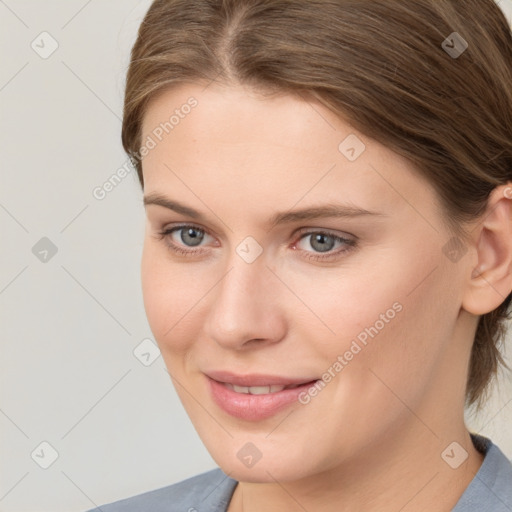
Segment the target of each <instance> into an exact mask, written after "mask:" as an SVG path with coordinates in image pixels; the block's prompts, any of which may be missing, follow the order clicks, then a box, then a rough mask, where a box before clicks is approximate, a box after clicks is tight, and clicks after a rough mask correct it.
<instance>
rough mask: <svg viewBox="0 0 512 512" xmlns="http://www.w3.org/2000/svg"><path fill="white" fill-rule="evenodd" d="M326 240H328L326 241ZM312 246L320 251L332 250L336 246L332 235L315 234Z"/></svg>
mask: <svg viewBox="0 0 512 512" xmlns="http://www.w3.org/2000/svg"><path fill="white" fill-rule="evenodd" d="M326 240H328V242H327V243H326ZM311 247H313V249H315V250H317V251H319V252H326V251H330V250H331V249H332V248H333V247H334V238H333V237H332V236H330V235H322V234H320V233H319V234H317V235H313V238H312V241H311Z"/></svg>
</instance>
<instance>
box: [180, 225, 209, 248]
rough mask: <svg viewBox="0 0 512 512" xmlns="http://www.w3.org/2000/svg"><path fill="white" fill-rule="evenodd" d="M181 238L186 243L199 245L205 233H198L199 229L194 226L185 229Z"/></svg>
mask: <svg viewBox="0 0 512 512" xmlns="http://www.w3.org/2000/svg"><path fill="white" fill-rule="evenodd" d="M181 233H182V234H181V240H182V241H183V242H184V243H185V244H186V245H199V244H200V243H201V240H202V239H203V236H204V235H201V234H198V233H199V230H197V229H194V228H189V229H187V230H183V231H182V232H181Z"/></svg>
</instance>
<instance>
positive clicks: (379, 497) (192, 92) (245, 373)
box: [98, 0, 512, 512]
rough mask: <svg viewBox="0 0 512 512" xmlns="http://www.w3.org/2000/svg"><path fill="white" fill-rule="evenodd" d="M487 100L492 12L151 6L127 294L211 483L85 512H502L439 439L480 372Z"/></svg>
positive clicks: (503, 294) (494, 462)
mask: <svg viewBox="0 0 512 512" xmlns="http://www.w3.org/2000/svg"><path fill="white" fill-rule="evenodd" d="M511 84H512V36H511V32H510V28H509V27H508V25H507V22H506V20H505V17H504V16H503V14H502V13H501V11H500V10H499V8H498V7H497V6H496V5H495V4H494V2H493V1H492V0H465V1H464V2H462V1H460V0H443V1H441V0H407V1H405V0H404V1H389V0H367V1H361V0H359V1H355V0H327V1H322V0H195V1H193V2H192V1H189V0H156V1H155V2H154V3H153V4H152V6H151V7H150V9H149V11H148V13H147V15H146V17H145V19H144V21H143V23H142V25H141V27H140V30H139V34H138V39H137V42H136V43H135V46H134V48H133V51H132V56H131V63H130V68H129V71H128V78H127V87H126V96H125V110H124V120H123V132H122V138H123V144H124V148H125V150H126V151H127V152H128V154H129V155H130V156H131V157H132V160H133V162H134V165H135V166H136V168H137V171H138V174H139V178H140V182H141V185H142V188H143V191H144V204H145V207H146V213H147V225H146V237H145V242H144V253H143V261H142V282H143V293H144V302H145V307H146V312H147V316H148V320H149V323H150V325H151V329H152V331H153V333H154V335H155V339H156V340H157V342H158V344H159V347H160V349H161V352H162V355H163V357H164V360H165V363H166V366H167V368H168V371H169V374H170V376H171V378H172V380H173V383H174V385H175V386H176V390H177V392H178V394H179V396H180V399H181V401H182V403H183V405H184V407H185V409H186V410H187V413H188V414H189V416H190V418H191V420H192V422H193V424H194V426H195V428H196V429H197V432H198V434H199V435H200V437H201V438H202V440H203V442H204V443H205V445H206V447H207V449H208V450H209V452H210V453H211V455H212V457H213V458H214V459H215V461H216V462H217V463H218V465H219V469H217V470H214V471H211V472H208V473H205V474H203V475H199V476H197V477H194V478H192V479H189V480H186V481H185V482H181V483H178V484H175V485H172V486H169V487H166V488H164V489H159V490H156V491H153V492H150V493H146V494H142V495H139V496H137V497H133V498H130V499H127V500H123V501H119V502H116V503H114V504H111V505H107V506H103V507H101V510H103V511H105V512H114V511H123V512H126V511H138V512H139V511H144V510H148V511H149V510H151V511H164V510H165V511H171V510H180V511H181V510H183V511H186V510H188V511H203V510H205V511H228V512H240V511H244V512H252V511H262V510H265V511H276V510H281V511H283V510H285V511H299V510H300V511H303V510H307V511H322V512H326V511H327V512H330V511H337V512H339V511H349V510H350V511H353V510H360V511H366V512H370V511H379V512H383V511H384V512H387V511H397V510H401V511H405V512H407V511H415V512H417V511H427V510H428V511H429V512H432V511H439V512H441V511H448V510H454V511H456V512H462V511H481V510H492V511H500V512H505V511H510V510H512V466H511V464H510V462H509V461H508V460H507V459H506V457H505V455H504V454H503V453H502V452H501V451H500V449H499V448H498V447H497V446H496V445H494V444H493V443H492V441H491V440H489V439H487V438H484V437H482V436H479V435H477V434H475V433H470V432H469V431H468V430H467V428H466V426H465V423H464V410H465V407H471V406H473V405H474V406H476V407H482V405H483V404H484V403H485V400H486V396H487V395H486V392H487V391H488V389H489V384H490V383H491V382H492V380H493V377H494V376H495V375H496V373H497V370H498V368H499V366H500V364H504V361H503V359H502V357H501V355H500V350H499V349H500V344H501V341H502V339H503V335H504V332H505V325H506V324H505V320H506V317H507V308H508V307H509V305H510V302H511V289H512V205H511V203H512V87H511ZM98 510H99V509H98Z"/></svg>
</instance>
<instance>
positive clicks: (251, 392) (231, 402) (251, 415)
mask: <svg viewBox="0 0 512 512" xmlns="http://www.w3.org/2000/svg"><path fill="white" fill-rule="evenodd" d="M206 376H207V378H208V379H207V380H208V383H209V388H210V393H211V397H212V399H213V401H214V402H215V403H216V404H217V405H218V406H219V407H220V408H221V409H222V410H223V411H224V412H227V413H228V414H229V415H231V416H234V417H236V418H239V419H244V420H248V421H259V420H263V419H266V418H269V417H271V416H273V415H275V414H277V413H278V412H280V411H282V410H283V409H285V408H287V407H289V406H291V405H293V404H294V403H298V396H299V394H300V393H302V392H304V391H307V389H308V388H310V387H311V386H312V385H314V383H315V382H316V381H317V379H314V378H313V379H311V378H308V377H306V378H289V377H282V376H274V375H260V374H258V375H256V374H252V375H234V374H232V373H229V372H208V374H207V375H206Z"/></svg>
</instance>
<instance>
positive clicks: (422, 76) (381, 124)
mask: <svg viewBox="0 0 512 512" xmlns="http://www.w3.org/2000/svg"><path fill="white" fill-rule="evenodd" d="M454 32H456V34H453V33H454ZM464 42H466V43H467V45H468V47H467V49H465V51H463V52H462V53H460V52H461V51H462V50H464V48H465V45H464ZM450 50H454V51H455V50H459V52H458V53H460V55H459V54H458V53H453V51H452V52H450ZM213 80H220V81H223V82H225V83H239V84H243V85H249V86H252V87H254V88H255V89H258V90H260V91H262V92H264V91H268V92H283V93H291V94H300V95H301V96H302V95H309V96H310V97H313V98H316V99H317V100H319V101H321V102H322V103H323V104H324V105H325V106H327V107H328V108H330V109H331V110H332V111H333V112H335V113H337V114H339V115H340V116H343V118H344V119H346V120H348V121H349V122H350V123H351V124H352V125H353V126H354V127H355V128H356V129H358V130H359V131H360V132H361V133H363V134H365V135H367V136H369V137H371V138H373V139H375V140H377V141H379V142H380V143H382V144H384V145H386V146H387V147H389V148H390V149H392V150H394V151H395V152H396V153H398V154H400V155H402V156H404V157H406V158H407V159H409V160H410V161H411V162H412V163H413V164H414V166H415V167H416V168H417V169H418V170H419V172H421V174H422V175H423V176H424V177H426V178H427V179H428V180H429V182H430V183H431V184H432V186H433V187H434V188H435V189H436V191H437V193H438V194H439V197H440V198H441V200H442V203H443V205H444V208H445V210H446V218H447V222H448V223H449V225H450V227H451V228H452V229H453V232H454V233H456V234H457V235H458V236H460V237H461V239H463V240H464V237H465V235H466V234H465V233H464V231H463V229H462V227H461V226H462V224H463V222H464V221H467V220H472V219H475V218H477V217H478V216H479V215H480V214H482V212H483V211H484V209H485V207H486V204H487V200H488V197H489V194H490V192H491V191H492V190H493V189H494V188H495V187H496V186H497V185H500V184H504V183H507V182H509V181H511V180H512V35H511V31H510V27H509V26H508V23H507V21H506V19H505V16H504V15H503V13H502V12H501V10H500V9H499V7H498V6H497V5H496V4H495V3H494V1H493V0H464V1H462V0H365V1H363V0H156V1H154V2H153V4H152V5H151V7H150V8H149V10H148V12H147V14H146V16H145V18H144V20H143V22H142V24H141V26H140V28H139V33H138V38H137V41H136V43H135V45H134V47H133V49H132V54H131V62H130V67H129V70H128V75H127V83H126V92H125V102H124V118H123V127H122V142H123V146H124V148H125V150H126V152H127V153H128V155H130V157H131V159H132V162H133V164H134V165H135V167H136V169H137V173H138V176H139V180H140V183H141V185H142V187H143V186H144V182H143V175H142V163H141V157H140V155H139V153H138V152H139V149H140V147H141V142H142V141H141V126H142V120H143V116H144V113H145V110H146V107H147V104H148V101H149V100H150V99H151V98H153V97H154V96H155V94H156V93H158V92H161V91H163V90H164V89H168V88H169V87H171V86H173V85H177V84H180V83H184V82H199V81H201V82H202V81H204V82H205V83H207V82H211V81H213ZM511 297H512V294H509V295H508V297H503V299H504V300H503V303H502V304H501V306H500V307H498V308H497V309H496V310H494V311H492V312H490V313H488V314H486V315H483V316H482V317H481V318H480V320H479V324H478V328H477V331H476V335H475V340H474V343H473V348H472V353H471V360H470V368H469V374H468V381H467V388H466V405H468V406H469V405H473V404H477V406H478V408H480V407H481V406H482V404H483V401H484V398H486V391H487V390H488V385H489V383H490V382H491V381H492V380H493V378H494V377H495V376H496V374H497V371H498V368H499V365H500V364H503V365H504V366H506V365H505V362H504V360H503V358H502V356H501V353H500V344H501V343H502V341H503V338H504V336H505V331H506V324H505V321H506V318H507V309H508V307H509V305H510V302H511Z"/></svg>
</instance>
